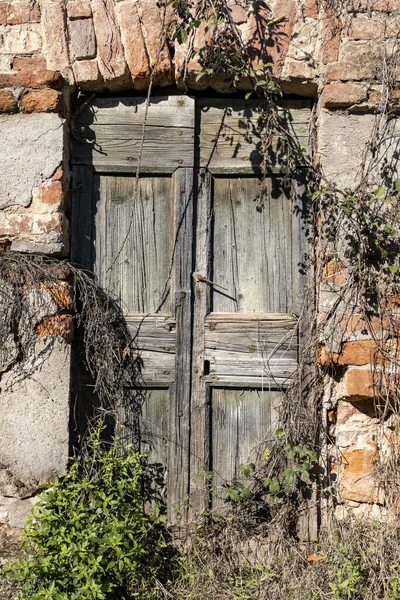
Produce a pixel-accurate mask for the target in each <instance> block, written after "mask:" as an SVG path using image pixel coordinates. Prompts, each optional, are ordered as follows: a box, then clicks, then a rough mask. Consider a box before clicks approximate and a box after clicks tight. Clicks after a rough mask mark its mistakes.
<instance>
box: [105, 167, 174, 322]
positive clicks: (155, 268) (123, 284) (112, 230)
mask: <svg viewBox="0 0 400 600" xmlns="http://www.w3.org/2000/svg"><path fill="white" fill-rule="evenodd" d="M97 177H98V178H99V190H100V191H99V194H100V201H99V203H98V205H97V211H96V216H95V231H96V238H95V252H96V260H95V267H96V268H95V273H96V275H97V277H98V278H99V281H100V282H101V283H102V284H103V285H104V286H105V287H106V288H107V289H110V290H113V293H114V295H115V296H116V297H117V298H118V299H119V301H120V302H121V305H122V307H123V309H124V312H125V313H142V314H148V313H167V314H171V306H168V304H167V299H168V292H169V272H170V266H171V257H172V239H173V214H172V213H173V199H172V181H171V178H170V177H141V178H140V179H139V182H138V194H137V198H136V201H135V204H134V206H133V202H134V200H133V199H134V198H135V189H136V179H135V178H133V177H126V176H112V175H105V176H101V177H100V176H99V175H98V176H97ZM169 300H170V299H169ZM169 304H171V302H169Z"/></svg>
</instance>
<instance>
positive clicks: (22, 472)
mask: <svg viewBox="0 0 400 600" xmlns="http://www.w3.org/2000/svg"><path fill="white" fill-rule="evenodd" d="M69 378H70V346H69V345H68V344H67V343H66V342H65V341H64V340H62V339H60V338H58V337H46V338H42V339H41V340H39V341H38V343H37V345H36V348H35V359H34V360H32V361H30V363H29V364H25V365H21V366H20V368H15V369H13V370H11V371H10V372H8V373H6V374H3V377H2V389H1V393H0V406H1V415H2V418H1V420H0V439H1V440H2V444H1V447H0V462H1V463H2V464H3V465H5V466H6V467H7V469H9V471H10V472H11V473H12V474H13V476H14V477H15V478H17V479H18V480H19V481H21V482H22V483H23V484H25V483H28V484H29V482H31V481H32V479H34V480H35V481H36V482H37V484H38V485H41V484H43V483H44V482H47V481H49V480H50V479H51V477H52V476H53V475H54V474H55V473H63V472H65V469H66V466H67V460H68V443H69V431H68V420H69Z"/></svg>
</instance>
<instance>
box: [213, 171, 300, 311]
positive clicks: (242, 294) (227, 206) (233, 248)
mask: <svg viewBox="0 0 400 600" xmlns="http://www.w3.org/2000/svg"><path fill="white" fill-rule="evenodd" d="M265 185H266V188H265V190H264V195H263V196H262V197H260V193H261V187H260V184H259V182H258V180H257V179H256V178H249V179H247V178H229V179H228V178H215V179H214V198H213V212H214V222H213V274H212V280H213V281H214V282H215V283H216V284H218V286H221V287H218V286H214V287H213V295H212V307H213V311H215V312H279V313H284V312H289V311H290V310H291V300H292V213H293V203H292V200H291V198H290V197H289V198H288V197H287V196H286V194H285V193H284V192H283V190H282V186H281V182H280V181H279V179H277V178H274V180H269V181H267V182H266V183H265ZM221 288H225V289H221Z"/></svg>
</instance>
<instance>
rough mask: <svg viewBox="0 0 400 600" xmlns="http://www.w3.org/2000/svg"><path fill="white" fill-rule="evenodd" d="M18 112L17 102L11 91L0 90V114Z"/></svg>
mask: <svg viewBox="0 0 400 600" xmlns="http://www.w3.org/2000/svg"><path fill="white" fill-rule="evenodd" d="M16 112H18V101H17V99H16V97H15V96H14V94H13V93H12V91H11V90H0V113H9V114H10V113H16Z"/></svg>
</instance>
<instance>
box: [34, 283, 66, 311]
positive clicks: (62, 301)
mask: <svg viewBox="0 0 400 600" xmlns="http://www.w3.org/2000/svg"><path fill="white" fill-rule="evenodd" d="M40 288H41V289H42V290H47V291H48V292H49V293H50V294H51V297H52V298H53V300H54V302H55V303H56V304H57V306H58V307H59V308H60V309H62V310H68V311H69V310H73V307H74V288H73V286H72V285H70V284H69V283H65V282H59V283H54V282H50V283H44V284H41V286H40Z"/></svg>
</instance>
